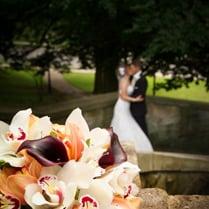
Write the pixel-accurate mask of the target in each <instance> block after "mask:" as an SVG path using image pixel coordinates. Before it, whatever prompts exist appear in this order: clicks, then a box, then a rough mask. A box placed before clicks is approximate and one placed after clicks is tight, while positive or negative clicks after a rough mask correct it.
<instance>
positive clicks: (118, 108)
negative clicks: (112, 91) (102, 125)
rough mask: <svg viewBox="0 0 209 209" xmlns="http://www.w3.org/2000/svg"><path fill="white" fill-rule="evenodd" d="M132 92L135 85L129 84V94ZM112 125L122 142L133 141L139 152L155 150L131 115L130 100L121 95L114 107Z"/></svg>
mask: <svg viewBox="0 0 209 209" xmlns="http://www.w3.org/2000/svg"><path fill="white" fill-rule="evenodd" d="M132 92H133V86H131V85H129V87H128V94H129V95H130V94H131V93H132ZM111 127H113V131H114V132H115V133H116V134H117V135H118V138H119V140H120V142H129V143H132V144H133V145H134V147H135V150H136V151H137V152H152V151H153V148H152V145H151V143H150V141H149V139H148V137H147V136H146V134H145V133H144V132H143V131H142V129H141V128H140V126H139V125H138V124H137V122H136V121H135V119H134V118H133V117H132V115H131V112H130V102H127V101H125V100H123V99H121V98H120V97H119V98H118V100H117V102H116V104H115V107H114V113H113V119H112V122H111Z"/></svg>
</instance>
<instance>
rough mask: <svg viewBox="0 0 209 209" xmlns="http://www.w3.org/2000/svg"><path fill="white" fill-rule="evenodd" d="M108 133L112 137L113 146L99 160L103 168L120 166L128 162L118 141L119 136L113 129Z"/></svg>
mask: <svg viewBox="0 0 209 209" xmlns="http://www.w3.org/2000/svg"><path fill="white" fill-rule="evenodd" d="M108 131H109V133H110V136H111V145H110V147H109V148H108V150H107V151H106V152H105V153H104V154H103V155H102V157H101V158H100V159H99V165H100V166H101V167H102V168H107V167H109V166H113V165H115V164H120V163H122V162H125V161H126V160H127V155H126V153H125V151H124V149H123V148H122V146H121V144H120V142H119V140H118V136H117V134H115V133H114V132H113V130H112V128H110V129H108Z"/></svg>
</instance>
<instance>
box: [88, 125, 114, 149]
mask: <svg viewBox="0 0 209 209" xmlns="http://www.w3.org/2000/svg"><path fill="white" fill-rule="evenodd" d="M90 139H91V141H90V142H91V144H90V145H92V146H95V147H107V146H108V145H109V144H110V134H109V132H108V131H107V130H106V129H101V128H94V129H92V130H91V131H90Z"/></svg>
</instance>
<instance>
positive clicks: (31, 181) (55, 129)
mask: <svg viewBox="0 0 209 209" xmlns="http://www.w3.org/2000/svg"><path fill="white" fill-rule="evenodd" d="M138 172H139V168H138V167H137V166H136V165H133V164H131V163H129V162H127V157H126V153H125V152H124V150H123V149H122V147H121V145H120V143H119V141H118V138H117V135H116V134H114V133H113V131H112V130H111V129H109V130H107V129H101V128H95V129H93V130H91V131H90V130H89V127H88V125H87V123H86V121H85V119H84V118H83V116H82V113H81V110H80V109H75V110H74V111H73V112H72V113H71V114H70V115H69V116H68V118H67V120H66V122H65V125H59V124H52V122H51V121H50V118H49V117H47V116H45V117H41V118H38V117H37V116H35V115H33V114H32V111H31V109H27V110H22V111H19V112H18V113H16V115H15V116H14V117H13V119H12V121H11V124H10V125H8V124H6V123H4V122H2V121H0V208H4V209H18V208H24V207H29V208H33V209H50V208H53V209H96V208H99V209H136V208H139V204H140V200H139V198H137V197H136V194H137V193H138V189H137V186H136V185H135V184H134V183H133V179H134V178H135V177H136V176H137V175H138Z"/></svg>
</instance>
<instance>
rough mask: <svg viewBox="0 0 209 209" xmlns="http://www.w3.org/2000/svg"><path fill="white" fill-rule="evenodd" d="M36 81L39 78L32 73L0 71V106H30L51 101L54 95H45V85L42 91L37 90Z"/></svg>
mask: <svg viewBox="0 0 209 209" xmlns="http://www.w3.org/2000/svg"><path fill="white" fill-rule="evenodd" d="M37 81H40V77H37V76H35V75H34V71H16V70H2V71H0V95H1V96H0V104H4V105H5V104H11V105H16V104H20V105H30V106H31V105H35V104H40V103H43V102H50V101H53V100H54V93H53V95H49V94H47V90H46V89H47V88H46V83H44V85H43V89H42V90H40V89H38V88H37ZM55 96H56V95H55Z"/></svg>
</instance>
